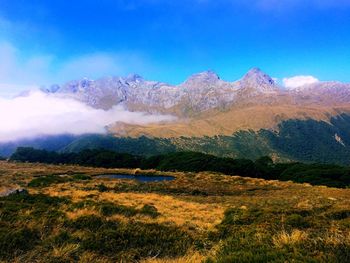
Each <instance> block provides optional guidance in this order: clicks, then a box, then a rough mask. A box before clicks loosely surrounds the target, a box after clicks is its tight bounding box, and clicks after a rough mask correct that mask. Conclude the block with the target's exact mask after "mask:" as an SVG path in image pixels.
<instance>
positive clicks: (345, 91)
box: [0, 68, 350, 164]
mask: <svg viewBox="0 0 350 263" xmlns="http://www.w3.org/2000/svg"><path fill="white" fill-rule="evenodd" d="M42 91H43V92H45V93H47V94H49V95H52V96H57V97H63V98H72V99H75V100H78V101H80V102H83V103H85V104H87V105H89V106H91V107H94V108H97V109H103V110H109V109H111V108H112V107H114V106H116V105H120V106H123V107H124V108H125V109H127V110H129V111H143V112H148V113H161V114H171V115H174V116H176V117H177V118H176V120H175V121H172V122H163V123H156V124H149V125H131V124H128V123H121V122H115V123H111V124H110V125H109V126H108V131H109V135H105V136H104V135H83V136H78V137H74V138H73V137H72V139H70V140H67V137H64V138H65V140H64V142H65V143H64V144H62V143H50V145H60V147H54V148H55V150H61V151H77V150H81V149H83V148H96V147H97V148H98V147H103V148H109V149H113V150H116V151H123V152H131V153H134V154H135V153H136V154H144V155H154V154H159V153H164V152H171V151H178V150H195V151H200V152H205V153H211V154H214V155H219V156H230V157H235V158H258V157H260V156H261V155H269V156H271V157H273V158H274V159H275V160H291V161H310V162H314V161H315V162H316V161H317V162H335V163H342V164H350V84H345V83H341V82H334V81H333V82H316V83H312V84H307V85H303V86H300V87H297V88H285V87H282V86H281V85H279V84H278V83H277V82H275V80H274V79H273V78H271V77H270V76H269V75H268V74H266V73H264V72H263V71H261V70H260V69H258V68H253V69H251V70H250V71H249V72H248V73H247V74H246V75H244V76H243V77H242V78H241V79H240V80H238V81H235V82H227V81H224V80H222V79H220V77H219V76H218V75H217V74H216V73H215V72H213V71H205V72H202V73H198V74H195V75H192V76H190V77H189V78H188V79H187V80H186V81H185V82H183V83H181V84H180V85H169V84H167V83H163V82H156V81H147V80H145V79H143V78H142V77H140V76H139V75H131V76H128V77H106V78H101V79H97V80H88V79H81V80H75V81H70V82H68V83H66V84H64V85H61V86H59V85H53V86H51V87H49V88H42ZM65 136H66V135H65ZM59 137H60V136H56V137H55V138H56V140H59ZM55 138H53V139H52V140H53V141H55ZM45 140H46V142H47V140H48V139H47V138H46V139H45ZM26 145H30V142H28V141H27V142H26ZM35 145H36V146H38V139H36V144H35ZM39 145H40V143H39ZM42 148H45V143H42ZM2 149H4V146H2ZM7 151H8V152H9V150H8V149H7ZM0 153H1V147H0Z"/></svg>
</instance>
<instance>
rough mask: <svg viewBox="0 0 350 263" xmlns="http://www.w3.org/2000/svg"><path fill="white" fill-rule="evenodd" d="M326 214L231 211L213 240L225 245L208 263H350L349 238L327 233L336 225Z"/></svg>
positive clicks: (259, 210) (323, 209) (325, 208)
mask: <svg viewBox="0 0 350 263" xmlns="http://www.w3.org/2000/svg"><path fill="white" fill-rule="evenodd" d="M326 210H327V206H324V207H321V208H317V209H314V210H311V211H310V210H303V209H294V210H290V211H284V210H283V209H281V208H277V207H271V208H264V209H261V208H259V209H246V208H245V209H241V208H230V209H228V210H226V212H225V217H224V219H223V220H222V222H221V224H219V225H218V226H217V229H218V233H216V235H213V236H212V238H213V239H214V240H215V238H217V239H218V240H222V241H223V245H222V246H221V248H220V249H219V251H218V252H217V254H216V257H215V258H213V259H211V258H209V259H207V261H206V262H207V263H210V262H218V263H219V262H225V263H226V262H227V263H228V262H242V263H243V262H246V263H250V262H281V263H282V262H349V261H350V245H349V243H348V242H347V241H346V236H342V235H337V234H336V233H332V232H328V231H327V230H326V229H327V228H331V222H333V223H334V221H331V220H330V218H329V216H328V215H327V213H326V212H325V211H326ZM340 222H341V221H340ZM337 223H338V222H337ZM346 229H347V225H342V231H344V232H345V233H346ZM338 231H339V233H340V232H341V230H340V229H338ZM320 236H323V237H320ZM317 237H318V238H317ZM319 251H322V253H321V254H320V253H319ZM315 255H318V256H316V257H315Z"/></svg>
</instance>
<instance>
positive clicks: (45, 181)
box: [28, 175, 70, 187]
mask: <svg viewBox="0 0 350 263" xmlns="http://www.w3.org/2000/svg"><path fill="white" fill-rule="evenodd" d="M69 180H70V178H68V177H61V176H58V175H47V176H41V177H38V178H34V179H33V180H32V181H30V182H29V183H28V186H29V187H48V186H50V185H52V184H58V183H65V182H67V181H69Z"/></svg>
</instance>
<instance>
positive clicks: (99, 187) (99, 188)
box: [97, 184, 109, 192]
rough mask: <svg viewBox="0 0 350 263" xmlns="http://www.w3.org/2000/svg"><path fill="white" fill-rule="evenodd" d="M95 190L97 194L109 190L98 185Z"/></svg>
mask: <svg viewBox="0 0 350 263" xmlns="http://www.w3.org/2000/svg"><path fill="white" fill-rule="evenodd" d="M97 190H98V191H99V192H107V191H108V190H109V189H108V187H107V186H105V185H104V184H99V185H98V186H97Z"/></svg>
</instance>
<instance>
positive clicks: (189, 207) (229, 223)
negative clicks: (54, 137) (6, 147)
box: [0, 153, 350, 263]
mask: <svg viewBox="0 0 350 263" xmlns="http://www.w3.org/2000/svg"><path fill="white" fill-rule="evenodd" d="M186 154H187V155H185V157H186V158H183V159H182V160H181V162H182V163H184V160H188V159H189V158H192V157H191V154H190V153H186ZM192 154H193V153H192ZM199 156H200V155H198V154H196V156H195V157H196V158H195V159H194V160H198V158H199ZM173 157H174V156H173V155H172V158H173ZM193 158H194V157H193ZM203 158H204V157H203ZM205 158H208V156H205ZM180 159H181V158H180ZM172 160H173V159H172ZM208 161H210V160H208ZM157 162H161V160H158V161H157ZM170 163H172V162H170ZM193 163H194V164H195V163H196V162H193ZM209 163H210V162H209ZM187 165H188V168H189V169H192V168H190V167H191V165H193V164H191V162H190V163H188V164H187ZM254 165H256V166H260V167H261V169H262V168H263V167H265V168H266V167H273V166H275V164H273V163H272V162H271V160H270V159H269V158H261V159H259V160H257V161H256V162H254ZM314 168H315V169H320V167H317V166H316V167H314ZM172 169H174V166H172ZM281 169H282V168H281ZM283 169H285V168H283ZM295 169H296V168H295ZM322 169H324V167H322ZM73 170H74V172H73ZM296 170H298V169H296ZM101 171H103V172H106V173H108V174H109V173H111V172H112V171H118V172H119V171H125V172H126V173H127V172H129V173H131V172H132V171H133V170H126V169H122V170H118V169H110V170H108V169H101V168H90V167H82V166H74V167H73V166H65V165H56V166H55V165H45V164H31V163H10V162H1V173H2V176H1V178H0V179H1V180H2V181H1V183H2V184H3V185H6V184H8V183H10V182H11V183H16V184H17V185H18V184H20V185H21V186H22V187H25V189H26V190H24V191H18V192H15V193H14V194H11V195H9V196H7V197H0V247H1V249H0V262H38V263H41V262H45V263H46V262H52V263H53V262H101V263H102V262H104V263H109V262H111V263H112V262H131V263H132V262H140V263H166V262H172V259H174V262H207V263H211V262H281V263H282V262H324V263H326V262H327V263H328V262H344V263H345V262H346V263H347V262H349V261H350V235H349V228H350V200H349V191H350V189H336V188H328V187H313V186H309V185H302V184H294V183H291V182H279V181H264V180H257V179H254V178H244V177H231V176H223V175H222V174H218V173H210V172H201V173H192V172H174V173H172V172H168V173H166V174H165V173H162V172H159V171H158V172H156V174H157V175H172V176H174V177H175V178H176V179H175V180H173V181H168V182H159V183H155V182H153V183H147V184H146V183H140V182H137V181H133V180H107V179H102V178H98V177H96V176H91V177H90V176H88V175H94V174H98V173H100V172H101ZM60 175H64V176H60ZM41 178H42V179H41ZM62 178H63V179H62ZM39 179H41V180H39ZM144 260H146V261H144Z"/></svg>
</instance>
